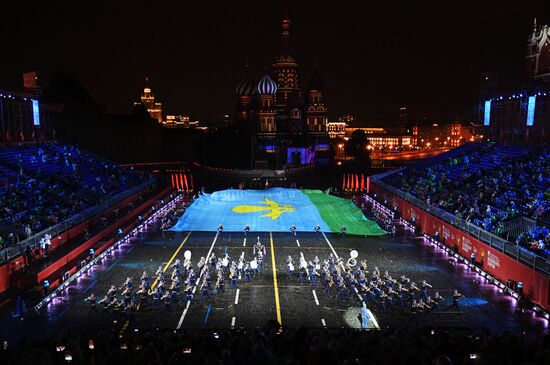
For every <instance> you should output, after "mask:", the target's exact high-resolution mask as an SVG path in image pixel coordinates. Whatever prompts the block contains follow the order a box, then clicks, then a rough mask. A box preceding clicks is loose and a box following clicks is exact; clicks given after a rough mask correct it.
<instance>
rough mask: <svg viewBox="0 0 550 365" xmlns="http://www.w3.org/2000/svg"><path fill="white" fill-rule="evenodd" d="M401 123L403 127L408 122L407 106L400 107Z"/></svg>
mask: <svg viewBox="0 0 550 365" xmlns="http://www.w3.org/2000/svg"><path fill="white" fill-rule="evenodd" d="M399 124H400V125H401V127H403V126H405V125H406V124H407V107H406V106H400V107H399Z"/></svg>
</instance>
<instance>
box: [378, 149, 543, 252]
mask: <svg viewBox="0 0 550 365" xmlns="http://www.w3.org/2000/svg"><path fill="white" fill-rule="evenodd" d="M548 157H549V154H548V151H547V150H546V149H541V150H536V149H534V148H531V147H520V146H517V147H514V146H496V145H480V146H478V147H477V148H475V149H471V150H469V151H467V152H464V153H462V154H458V155H457V154H456V152H455V153H454V155H453V156H452V157H447V158H446V159H444V160H442V161H438V162H437V163H433V164H428V165H424V166H421V167H411V168H408V169H405V170H403V171H400V172H398V173H396V174H392V175H390V176H388V177H387V178H385V179H384V181H385V182H387V183H388V184H390V185H392V186H395V187H397V188H399V189H400V190H402V191H404V192H407V193H410V194H411V195H413V196H415V197H417V198H419V199H421V200H423V201H425V202H426V203H428V204H431V205H434V206H437V207H440V208H442V209H444V210H446V211H448V212H449V213H452V214H455V215H456V216H457V217H458V218H460V219H464V220H465V221H467V222H471V223H474V224H476V225H477V226H479V227H480V228H483V229H485V230H487V231H489V232H492V233H496V234H498V235H499V236H501V237H503V238H506V239H507V240H509V241H512V242H516V243H518V244H521V245H523V246H525V247H528V248H530V249H533V250H534V251H535V252H537V253H539V254H542V255H549V254H550V249H548V248H546V245H547V244H548V243H549V242H550V235H549V234H548V233H549V232H548V228H546V227H544V226H541V222H542V221H543V220H544V219H545V218H546V217H548V216H549V214H550V199H549V196H550V164H549V161H550V160H549V158H548ZM537 221H538V222H539V223H538V225H537Z"/></svg>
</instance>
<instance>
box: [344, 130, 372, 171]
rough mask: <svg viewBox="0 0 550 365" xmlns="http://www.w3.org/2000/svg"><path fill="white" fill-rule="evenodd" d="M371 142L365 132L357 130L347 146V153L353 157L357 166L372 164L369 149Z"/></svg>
mask: <svg viewBox="0 0 550 365" xmlns="http://www.w3.org/2000/svg"><path fill="white" fill-rule="evenodd" d="M368 144H369V140H368V138H367V135H366V133H365V131H363V130H361V129H357V130H355V131H354V132H353V133H352V134H351V137H350V139H349V140H348V141H347V143H346V145H345V151H346V154H347V155H348V156H351V157H353V160H354V163H355V164H356V165H357V166H367V165H369V163H370V152H369V150H368V149H367V145H368Z"/></svg>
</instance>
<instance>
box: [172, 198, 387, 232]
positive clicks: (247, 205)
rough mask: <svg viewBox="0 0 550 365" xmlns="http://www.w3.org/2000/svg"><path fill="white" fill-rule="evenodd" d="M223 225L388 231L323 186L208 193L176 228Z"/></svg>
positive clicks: (201, 228)
mask: <svg viewBox="0 0 550 365" xmlns="http://www.w3.org/2000/svg"><path fill="white" fill-rule="evenodd" d="M218 224H222V225H223V227H224V230H225V231H230V232H242V231H243V229H244V226H245V225H247V224H248V225H249V226H250V230H251V231H258V232H259V231H264V232H266V231H273V232H288V231H289V229H290V226H292V225H295V226H296V229H297V230H298V231H309V232H311V231H313V229H314V227H315V225H317V224H318V225H320V226H321V229H322V230H323V231H325V232H340V228H341V227H342V226H343V225H345V226H346V228H347V233H348V234H358V235H383V234H385V233H386V232H385V231H384V230H382V229H381V228H380V227H379V226H378V224H376V222H374V221H370V220H368V219H366V218H365V217H364V216H363V213H362V212H361V210H360V209H359V208H358V207H357V206H356V205H355V204H353V202H351V201H350V200H349V199H343V198H338V197H335V196H332V195H329V194H326V193H324V192H322V191H320V190H305V189H304V190H299V189H285V188H272V189H267V190H222V191H216V192H214V193H212V194H202V195H201V196H200V197H199V198H198V199H197V200H195V202H194V203H193V204H192V205H191V206H190V207H189V208H187V210H186V212H185V214H184V215H182V216H181V218H180V219H179V221H178V223H177V224H176V225H175V226H174V227H172V230H173V231H191V230H194V231H215V230H216V229H217V228H218Z"/></svg>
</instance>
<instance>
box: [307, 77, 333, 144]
mask: <svg viewBox="0 0 550 365" xmlns="http://www.w3.org/2000/svg"><path fill="white" fill-rule="evenodd" d="M323 87H324V82H323V78H322V77H321V74H320V73H319V69H318V68H317V67H315V71H314V72H313V75H312V76H311V78H310V79H309V81H308V83H307V95H308V100H307V104H306V127H307V130H308V132H309V133H311V134H314V135H326V134H327V123H328V113H327V108H326V105H325V101H324V100H323Z"/></svg>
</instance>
